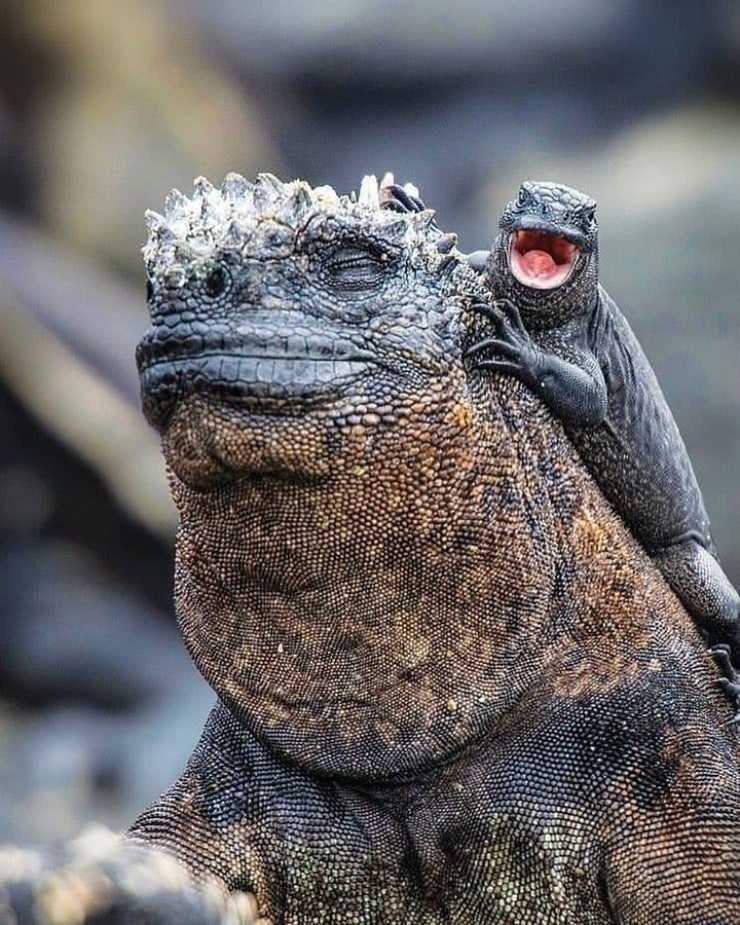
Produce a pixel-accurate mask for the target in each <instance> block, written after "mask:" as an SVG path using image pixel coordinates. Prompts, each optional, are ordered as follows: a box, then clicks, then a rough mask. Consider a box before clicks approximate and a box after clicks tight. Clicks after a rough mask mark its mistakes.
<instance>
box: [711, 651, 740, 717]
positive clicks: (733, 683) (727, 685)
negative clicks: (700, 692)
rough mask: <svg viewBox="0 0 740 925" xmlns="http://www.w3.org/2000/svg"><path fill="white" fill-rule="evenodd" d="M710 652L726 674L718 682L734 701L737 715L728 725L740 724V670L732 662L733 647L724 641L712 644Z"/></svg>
mask: <svg viewBox="0 0 740 925" xmlns="http://www.w3.org/2000/svg"><path fill="white" fill-rule="evenodd" d="M709 654H710V655H711V656H712V658H713V659H714V660H715V661H716V662H717V664H718V665H719V667H720V668H721V669H722V671H723V672H724V673H725V675H726V677H724V678H719V679H718V680H717V684H718V685H719V686H720V687H721V688H722V690H723V691H724V692H725V693H726V694H727V696H728V697H731V698H732V700H733V701H734V705H735V715H734V716H733V718H732V719H731V720H730V722H729V723H727V725H728V726H737V725H740V671H738V670H737V668H735V665H734V664H733V662H732V649H731V648H730V646H728V645H727V643H724V642H722V643H719V644H718V645H716V646H712V647H711V649H709Z"/></svg>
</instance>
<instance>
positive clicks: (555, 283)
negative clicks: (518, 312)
mask: <svg viewBox="0 0 740 925" xmlns="http://www.w3.org/2000/svg"><path fill="white" fill-rule="evenodd" d="M499 226H500V228H501V234H500V235H499V238H498V240H497V243H496V246H495V248H494V264H495V268H496V273H497V274H498V275H499V285H500V286H501V287H502V288H504V289H506V290H507V292H506V294H507V296H509V297H510V298H511V299H512V300H513V301H514V302H516V303H517V304H518V305H519V306H520V308H523V309H524V310H525V311H526V312H527V314H528V316H529V318H528V319H527V320H528V321H530V320H534V321H537V320H538V319H537V314H538V313H541V314H542V316H543V318H544V320H543V323H542V325H541V326H547V325H548V323H549V321H550V320H554V321H556V322H557V323H559V322H560V321H562V320H566V318H565V317H563V316H564V315H567V314H568V312H570V311H571V307H573V310H575V309H576V308H577V306H578V304H579V303H580V302H582V301H584V300H586V301H588V295H589V293H590V292H591V290H594V292H595V287H596V283H597V281H598V267H597V261H598V225H597V222H596V202H595V201H594V200H593V199H591V198H590V197H589V196H586V195H585V194H584V193H580V192H578V190H575V189H572V188H571V187H569V186H565V185H563V184H561V183H551V182H547V181H540V180H525V181H524V182H523V183H522V184H521V186H520V187H519V193H518V195H517V198H516V199H513V200H512V201H511V202H509V203H507V205H506V208H505V209H504V211H503V214H502V216H501V219H500V222H499ZM586 307H589V306H586ZM551 316H552V317H551ZM539 320H542V319H539Z"/></svg>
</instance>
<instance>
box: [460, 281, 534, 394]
mask: <svg viewBox="0 0 740 925" xmlns="http://www.w3.org/2000/svg"><path fill="white" fill-rule="evenodd" d="M471 308H472V310H473V311H476V312H479V313H480V314H482V315H484V316H485V317H486V318H487V319H488V320H489V321H492V322H493V324H494V326H495V327H496V337H487V338H485V339H484V340H480V341H478V342H477V343H475V344H473V345H472V346H471V347H469V348H468V349H467V350H466V351H465V358H466V359H467V358H471V357H473V358H476V359H475V362H474V364H473V365H474V368H476V369H488V370H495V371H497V372H506V373H511V374H512V375H514V376H516V377H517V378H518V379H520V380H521V381H522V382H524V384H525V385H528V386H530V387H531V388H536V387H537V385H538V383H539V378H540V371H541V367H542V360H543V355H542V351H541V350H539V348H538V347H536V346H535V344H534V342H533V341H532V338H531V337H530V336H529V332H528V331H527V329H526V328H525V327H524V322H523V321H522V318H521V315H520V314H519V309H518V308H517V307H516V305H514V303H513V302H510V301H509V300H508V299H500V300H499V301H497V302H494V303H493V306H491V305H488V304H487V303H485V302H475V303H473V305H472V306H471ZM487 351H492V352H494V353H499V354H501V357H485V358H483V359H478V357H479V356H480V354H482V353H484V352H487Z"/></svg>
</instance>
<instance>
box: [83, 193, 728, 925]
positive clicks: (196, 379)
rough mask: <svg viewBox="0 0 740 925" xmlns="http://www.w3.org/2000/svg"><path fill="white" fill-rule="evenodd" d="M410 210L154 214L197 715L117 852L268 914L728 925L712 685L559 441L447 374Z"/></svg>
mask: <svg viewBox="0 0 740 925" xmlns="http://www.w3.org/2000/svg"><path fill="white" fill-rule="evenodd" d="M430 221H431V215H430V213H422V214H419V215H402V216H398V215H395V214H394V213H392V212H388V211H381V210H380V209H379V201H378V193H377V185H376V184H374V183H373V182H371V181H366V182H364V183H363V187H362V190H361V193H360V196H359V200H358V201H354V200H353V199H351V198H348V197H338V196H337V195H336V194H335V193H334V192H333V190H330V189H328V188H319V189H312V188H311V187H309V186H308V185H307V184H305V183H302V182H294V183H288V184H283V183H281V182H280V181H278V180H276V179H275V178H273V177H270V176H262V177H260V178H259V179H258V181H257V182H256V183H255V184H252V183H247V182H246V181H245V180H243V179H242V178H240V177H238V176H234V175H232V176H229V177H227V179H226V181H225V182H224V185H223V187H222V188H221V189H220V190H217V189H214V188H212V187H211V186H210V185H209V184H207V183H206V182H205V181H198V182H197V183H196V190H195V195H194V196H193V197H192V198H186V197H184V196H182V195H180V194H177V193H173V194H171V195H170V197H169V198H168V200H167V205H166V208H165V214H164V216H156V215H152V216H150V219H149V224H150V239H149V242H148V244H147V247H146V249H145V258H146V265H147V270H148V275H149V281H150V298H149V304H150V309H151V315H152V327H151V329H150V330H149V331H148V332H147V334H146V335H145V336H144V338H143V340H142V342H141V345H140V347H139V350H138V363H139V369H140V373H141V381H142V394H143V401H144V409H145V412H146V415H147V418H148V419H149V421H150V422H151V423H152V424H153V425H154V426H155V427H156V428H157V429H158V430H159V431H160V432H161V434H162V445H163V451H164V455H165V459H166V462H167V466H168V469H169V472H170V479H171V486H172V493H173V497H174V499H175V501H176V504H177V507H178V509H179V513H180V519H181V522H180V530H179V533H178V539H177V560H176V573H175V586H176V590H175V596H176V604H177V613H178V619H179V623H180V627H181V629H182V632H183V635H184V637H185V641H186V644H187V646H188V648H189V650H190V652H191V654H192V656H193V658H194V660H195V663H196V664H197V666H198V667H199V669H200V670H201V671H202V673H203V674H204V676H205V677H206V678H207V680H208V681H209V683H210V684H211V685H212V686H213V688H214V690H215V691H216V692H217V694H218V698H219V700H218V704H217V706H216V707H215V709H214V711H213V713H212V715H211V717H210V718H209V720H208V723H207V726H206V729H205V731H204V733H203V736H202V738H201V741H200V743H199V745H198V746H197V748H196V751H195V753H194V755H193V757H192V758H191V760H190V762H189V764H188V766H187V768H186V769H185V771H184V773H183V775H182V777H181V778H180V779H179V780H178V781H177V782H176V783H175V784H174V785H173V786H172V787H171V788H170V789H169V790H168V791H167V793H165V794H164V795H163V796H162V797H161V799H159V800H158V801H157V802H156V803H155V804H154V805H153V806H152V807H150V808H149V809H147V810H146V811H145V812H144V813H143V814H142V815H141V816H140V818H139V819H138V820H137V821H136V822H135V824H134V825H133V827H132V829H131V831H130V832H129V835H128V841H129V843H134V844H136V845H140V844H145V845H149V846H154V847H157V848H160V849H164V850H166V851H169V852H171V853H172V854H174V855H175V856H176V857H177V858H179V859H180V860H181V861H182V862H183V864H185V865H186V866H187V868H188V869H189V870H190V871H191V872H192V874H193V875H194V876H195V877H197V878H199V879H200V878H206V877H208V876H211V877H214V878H216V880H217V882H218V883H220V884H222V886H223V887H224V889H226V890H228V891H234V890H237V891H248V892H250V893H253V894H255V895H256V897H257V902H258V906H259V909H260V911H261V913H262V914H263V915H267V916H269V917H270V918H271V919H272V920H273V921H274V922H276V923H283V925H306V923H309V922H322V923H328V925H376V923H377V925H380V923H385V925H443V923H444V925H458V923H459V925H463V923H465V925H468V923H471V922H475V923H476V925H510V923H515V922H516V923H518V925H535V923H548V925H565V923H568V925H578V923H582V925H587V923H588V925H608V923H614V922H617V921H618V922H620V923H621V925H648V923H649V925H699V923H701V925H710V923H712V925H735V923H736V922H737V921H738V919H739V918H740V737H739V735H738V731H737V729H736V728H735V727H733V726H730V725H728V724H727V722H726V720H727V719H728V718H729V717H728V714H729V710H728V706H727V703H726V701H725V698H724V697H723V695H722V694H721V692H720V690H719V688H718V685H717V683H716V681H717V678H716V675H717V671H716V666H715V665H714V663H713V662H712V660H711V658H710V657H709V655H708V654H707V652H706V651H705V648H704V645H703V643H702V640H701V639H700V637H699V634H698V632H697V630H696V627H695V624H694V623H693V622H692V620H691V619H690V618H689V616H688V615H687V613H686V612H685V611H684V609H683V608H682V607H681V606H680V604H679V601H678V599H677V598H676V596H675V595H673V594H672V593H671V592H670V590H669V589H668V587H667V586H666V584H665V582H664V581H663V580H662V579H661V577H660V575H659V573H658V571H657V570H656V569H655V568H654V566H653V564H652V563H651V561H650V559H649V558H648V557H647V556H646V555H645V553H644V551H643V549H642V548H641V547H640V546H639V545H638V543H637V542H636V541H635V539H634V538H633V537H632V535H631V534H630V533H629V531H628V530H627V529H626V528H625V526H624V524H623V523H622V521H621V520H620V519H619V518H618V516H617V515H616V514H615V512H614V511H613V509H612V508H611V507H610V506H609V504H608V503H607V502H606V501H605V499H604V497H603V495H602V493H601V492H600V491H599V489H598V487H597V486H596V484H595V482H594V481H593V479H592V478H591V477H590V475H589V474H588V472H587V470H586V469H585V467H584V465H583V463H582V461H581V459H580V457H579V456H578V454H577V453H576V451H575V449H574V448H573V446H572V444H571V443H570V442H569V440H568V439H567V436H566V434H565V431H564V429H563V426H562V423H561V422H560V421H559V420H558V419H557V418H556V417H554V416H553V415H552V414H551V412H550V411H549V410H548V408H547V407H546V405H545V404H544V403H543V402H542V401H540V399H539V398H538V397H537V396H536V395H535V394H533V392H532V391H531V390H529V389H527V388H526V387H525V386H524V385H523V384H522V383H521V382H520V381H518V380H517V379H516V378H515V377H512V376H510V375H501V374H497V373H496V374H493V375H488V374H483V373H482V372H481V371H479V370H477V369H476V368H475V366H474V364H471V363H470V362H469V361H467V360H465V353H466V351H467V349H468V348H469V347H470V346H471V344H473V343H475V342H477V340H479V339H480V336H481V333H482V331H481V329H482V327H483V326H484V324H483V322H482V320H481V318H480V315H479V313H477V312H476V311H475V310H474V309H473V305H474V304H475V303H476V302H479V301H480V300H481V299H482V298H483V297H484V294H485V289H484V286H483V282H482V280H481V279H480V276H479V275H478V274H476V273H475V272H474V271H473V270H472V269H471V268H470V267H469V266H468V265H467V264H466V262H465V260H464V257H463V255H462V254H460V253H459V252H458V251H457V250H456V249H455V248H454V246H453V245H451V244H450V238H449V236H447V235H443V234H442V233H441V232H439V231H437V230H436V229H434V228H433V227H432V226H431V224H430ZM105 883H106V884H107V886H108V888H109V889H114V888H117V886H118V884H119V879H118V877H117V875H116V874H115V871H113V872H112V873H111V874H110V876H109V877H108V879H107V880H106V881H105ZM124 887H125V884H124ZM124 887H122V890H123V891H124V894H125V889H124ZM78 892H79V891H78ZM125 900H126V896H125V895H124V896H123V897H122V899H121V903H120V904H119V907H118V908H119V917H118V918H117V919H116V922H117V923H120V922H122V921H127V919H126V917H125V915H124V914H123V913H122V912H120V910H121V909H122V908H123V909H125V908H126V906H125ZM142 909H144V910H146V904H144V905H143V906H141V905H140V906H139V915H140V919H137V921H138V920H143V916H142V914H141V912H142ZM75 921H77V922H78V923H79V922H80V921H81V917H80V916H78V917H77V918H76V919H75ZM147 921H149V919H147ZM155 921H157V922H161V923H168V922H169V921H170V920H168V919H167V918H166V917H159V918H156V919H155ZM171 921H172V925H174V922H175V921H178V922H179V921H180V919H179V918H178V917H177V916H175V915H174V914H173V917H172V920H171ZM91 922H95V925H99V922H100V920H99V919H94V918H92V917H91Z"/></svg>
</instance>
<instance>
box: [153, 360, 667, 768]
mask: <svg viewBox="0 0 740 925" xmlns="http://www.w3.org/2000/svg"><path fill="white" fill-rule="evenodd" d="M416 399H417V400H411V399H410V400H409V401H408V403H407V405H406V406H405V407H404V408H403V409H402V410H401V409H399V411H398V413H397V415H396V416H395V419H394V420H392V421H390V422H386V423H383V422H381V421H378V420H376V419H375V417H374V416H373V417H372V418H369V419H367V420H366V421H365V422H364V423H360V424H349V423H347V422H346V421H345V423H336V424H335V425H333V426H332V430H331V431H330V432H329V433H328V434H327V435H326V437H325V439H324V441H323V443H322V446H321V449H320V450H319V448H318V444H317V443H315V442H314V443H313V444H312V445H311V447H310V455H311V459H312V461H313V463H312V464H315V462H316V454H317V453H319V452H323V453H324V454H325V458H323V459H322V460H321V463H322V465H321V467H320V471H322V472H324V473H326V474H325V475H323V476H322V477H320V478H311V479H306V478H304V477H302V475H301V469H300V460H298V459H297V457H296V458H294V460H293V463H294V466H295V471H294V473H293V477H290V475H289V474H288V475H286V473H285V472H284V471H283V472H281V473H280V474H279V476H274V475H271V474H270V473H269V471H265V472H261V473H260V474H259V475H258V476H256V477H255V476H253V475H250V474H249V473H247V474H245V475H241V476H240V477H236V478H233V479H232V480H231V481H228V482H225V483H223V482H222V483H220V484H218V485H217V486H215V487H214V488H210V489H208V488H203V487H200V486H199V487H198V488H192V487H188V486H187V485H186V483H185V482H184V481H182V480H181V478H180V477H179V476H178V474H177V472H176V471H174V468H173V471H172V473H171V476H172V486H173V495H174V498H175V500H176V503H177V505H178V508H179V512H180V517H181V525H180V530H179V535H178V541H177V559H176V573H175V580H176V604H177V613H178V619H179V623H180V626H181V629H182V631H183V634H184V637H185V640H186V644H187V646H188V648H189V651H190V653H191V655H192V657H193V659H194V660H195V663H196V664H197V666H198V668H199V669H200V671H201V672H202V673H203V675H204V676H205V678H206V679H207V681H208V682H209V683H210V684H211V686H212V687H213V688H214V689H215V690H216V692H217V693H218V694H219V696H220V698H221V699H222V701H223V702H224V703H225V704H226V705H227V707H228V708H229V709H230V711H231V712H232V714H233V715H234V716H235V717H237V718H238V720H239V722H241V723H242V724H244V725H245V726H246V727H247V728H248V729H249V730H250V732H251V733H253V734H254V735H255V737H256V738H257V739H258V740H259V741H261V742H262V743H263V744H264V745H266V746H267V747H268V748H270V749H272V750H274V751H275V752H276V753H278V754H279V755H280V756H281V757H283V758H285V759H287V760H289V761H290V762H291V763H292V764H294V765H298V766H299V767H301V768H304V769H306V770H309V771H311V772H315V773H319V774H323V775H328V776H331V777H334V778H342V779H349V780H356V781H364V782H368V781H387V780H391V781H393V780H403V779H407V778H413V777H414V776H415V775H418V774H420V773H423V772H424V771H425V770H426V769H429V768H430V767H433V766H437V765H440V764H443V763H445V762H447V761H449V760H451V759H452V758H453V757H454V756H455V755H456V754H458V753H460V752H461V751H462V750H464V749H466V748H468V747H470V746H471V745H473V744H474V743H476V742H477V741H478V740H480V739H481V738H482V737H484V736H486V734H487V733H488V734H490V731H491V730H492V729H493V728H494V727H495V726H497V725H498V726H499V727H500V725H501V723H502V721H504V720H505V717H506V715H507V714H508V713H511V712H512V711H516V709H517V705H518V704H519V703H520V702H521V700H522V698H523V696H524V695H525V693H528V692H529V693H530V694H531V691H532V689H533V688H536V687H537V686H543V685H544V686H547V685H551V684H555V683H557V679H558V677H559V676H560V674H561V671H562V667H563V666H562V663H563V659H565V660H568V659H572V658H573V657H576V656H577V658H578V659H579V660H581V661H583V660H585V662H586V663H588V662H589V659H594V660H595V661H597V662H600V661H602V660H603V659H604V658H606V657H608V651H609V648H610V645H613V646H616V645H617V640H621V642H620V646H621V650H620V651H621V652H624V651H625V644H626V643H625V640H632V641H633V643H634V645H636V646H638V647H639V645H640V644H641V643H640V639H641V638H644V634H645V632H646V629H645V626H646V624H645V621H646V619H647V616H648V615H649V613H650V612H651V611H652V610H653V609H654V607H655V606H658V604H659V605H660V606H661V607H662V608H663V612H664V613H665V612H666V611H670V610H671V609H673V610H674V611H676V612H677V614H678V615H679V619H680V608H678V607H677V606H676V604H675V602H674V601H673V599H672V597H671V595H670V594H668V593H663V594H662V595H661V591H660V587H659V586H658V588H657V591H656V587H655V584H654V583H653V584H652V585H650V591H648V586H647V585H646V584H645V581H644V579H643V577H642V572H643V571H644V568H645V567H646V560H645V559H644V557H643V556H642V555H641V553H640V552H639V551H638V550H637V547H636V545H635V544H634V542H633V541H632V540H631V538H630V537H629V535H628V534H627V532H626V531H625V529H624V528H623V527H622V526H621V524H620V523H619V522H618V521H617V520H616V518H615V517H614V516H613V515H612V514H611V513H610V511H609V509H608V507H607V505H606V504H605V502H604V501H603V499H602V497H601V495H600V494H599V492H598V490H596V489H595V487H594V485H593V483H592V482H591V481H590V479H589V478H588V477H587V476H586V475H585V474H584V473H583V470H582V467H581V466H579V465H576V464H575V454H574V451H573V450H572V448H571V446H570V444H569V443H568V441H567V440H566V438H565V436H564V434H563V432H562V428H561V426H560V425H559V424H558V423H557V422H556V421H553V420H552V418H550V416H549V415H548V414H547V412H546V411H545V410H544V409H543V408H542V406H541V405H540V404H539V403H538V402H537V401H536V400H535V399H534V398H533V397H532V396H531V395H530V393H529V392H528V391H527V390H526V389H524V387H523V386H521V384H519V383H517V382H515V381H514V380H512V379H511V378H510V377H505V378H504V377H490V378H487V379H486V380H485V381H483V380H482V379H481V380H475V381H474V382H473V383H472V384H470V383H465V382H464V381H463V379H462V377H460V378H459V379H457V380H455V379H454V378H453V379H451V380H449V381H447V382H445V383H444V384H443V383H441V382H439V383H435V385H434V387H432V388H431V389H429V390H428V391H425V392H424V393H421V392H420V393H419V395H418V396H416ZM414 409H416V410H414ZM212 417H213V415H212V408H209V407H208V406H207V405H206V404H205V403H204V402H203V400H202V399H197V398H193V399H192V400H190V401H188V402H184V403H183V404H182V406H181V408H180V409H179V410H178V412H177V416H176V419H175V420H174V421H173V423H172V425H171V426H170V428H169V431H168V435H167V437H166V438H165V442H164V448H165V455H166V457H167V458H168V459H169V460H170V461H171V463H174V464H175V465H178V464H179V465H180V466H181V465H182V459H183V458H185V457H186V456H187V453H185V452H184V447H183V443H184V442H186V441H187V439H188V436H187V435H188V434H190V435H192V434H196V433H197V434H198V437H197V439H198V440H199V441H200V442H201V443H202V442H203V434H202V429H203V427H204V426H208V425H207V422H208V421H209V420H211V419H212ZM204 422H205V423H204ZM219 426H221V427H222V428H226V429H228V428H230V429H231V430H230V431H229V433H230V434H231V436H232V437H233V440H231V442H230V441H229V440H228V439H227V438H226V437H224V431H223V430H222V432H221V443H222V445H224V446H230V447H231V452H232V453H233V457H232V458H231V460H230V461H231V464H232V466H234V465H235V460H236V459H237V458H240V453H242V454H244V455H245V458H246V457H247V456H248V457H249V458H250V459H252V458H253V448H254V444H255V441H256V437H255V427H254V426H252V427H251V428H248V427H246V426H245V421H244V419H243V418H242V417H241V416H240V414H239V413H237V412H236V411H233V412H232V413H231V414H230V417H229V416H228V415H227V416H224V415H222V416H221V423H220V425H219ZM239 440H242V441H243V443H242V444H241V445H240V444H239ZM240 446H241V449H240ZM178 461H179V462H178ZM533 574H536V575H537V580H536V581H533V580H531V576H532V575H533ZM656 594H657V595H658V598H659V601H655V600H649V599H648V598H649V597H650V596H652V597H653V598H655V596H656ZM605 652H606V653H607V655H604V653H605Z"/></svg>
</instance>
